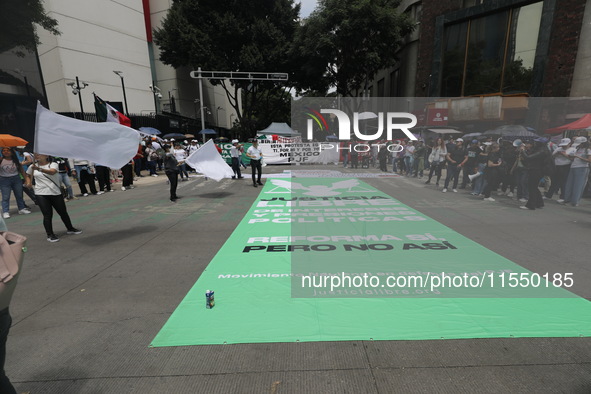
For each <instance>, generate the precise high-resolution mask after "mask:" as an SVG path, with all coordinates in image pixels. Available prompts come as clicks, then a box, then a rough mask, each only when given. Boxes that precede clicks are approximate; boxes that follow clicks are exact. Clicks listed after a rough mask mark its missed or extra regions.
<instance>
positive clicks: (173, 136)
mask: <svg viewBox="0 0 591 394" xmlns="http://www.w3.org/2000/svg"><path fill="white" fill-rule="evenodd" d="M162 138H165V139H170V138H178V139H181V140H182V139H185V138H187V137H185V135H184V134H181V133H170V134H166V135H164V136H163V137H162Z"/></svg>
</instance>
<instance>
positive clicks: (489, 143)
mask: <svg viewBox="0 0 591 394" xmlns="http://www.w3.org/2000/svg"><path fill="white" fill-rule="evenodd" d="M483 144H484V145H486V146H489V145H492V142H490V141H486V142H483Z"/></svg>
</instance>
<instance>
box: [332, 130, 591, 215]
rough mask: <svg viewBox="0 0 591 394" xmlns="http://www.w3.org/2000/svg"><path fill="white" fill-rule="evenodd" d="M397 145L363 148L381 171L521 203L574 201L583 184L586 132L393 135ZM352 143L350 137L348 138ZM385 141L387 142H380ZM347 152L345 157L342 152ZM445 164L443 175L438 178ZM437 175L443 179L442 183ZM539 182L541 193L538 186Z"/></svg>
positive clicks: (588, 156) (590, 159) (589, 154)
mask: <svg viewBox="0 0 591 394" xmlns="http://www.w3.org/2000/svg"><path fill="white" fill-rule="evenodd" d="M394 143H395V144H398V145H400V146H399V147H398V148H397V149H392V150H388V149H380V150H379V151H377V149H375V151H376V152H373V151H371V152H368V153H367V155H369V156H370V157H371V156H376V157H377V159H378V160H377V161H378V162H379V167H380V169H381V170H382V171H388V162H389V164H390V165H391V166H392V171H393V172H395V173H398V174H400V175H405V176H407V177H415V178H418V179H422V178H423V177H424V176H426V177H427V180H426V181H425V184H431V183H432V181H433V178H435V179H434V180H435V186H436V187H437V188H438V189H439V188H441V191H442V192H443V193H447V192H448V191H450V190H451V191H452V192H454V193H457V192H458V189H467V188H469V189H470V192H471V194H472V195H473V196H478V197H482V198H483V200H484V201H491V202H492V201H495V199H494V197H493V195H494V194H496V196H507V197H510V198H515V199H517V200H519V202H521V203H524V204H523V205H521V206H520V208H522V209H529V210H535V209H540V208H543V207H544V200H548V199H552V198H553V196H554V195H555V194H558V195H559V199H558V200H557V202H558V203H561V204H571V205H572V206H575V207H576V206H578V205H579V202H580V200H581V197H582V196H583V193H584V191H585V188H586V186H588V185H589V182H588V180H589V174H590V166H591V164H590V163H591V150H590V149H589V141H588V140H587V137H583V136H578V137H575V138H573V140H571V139H569V138H563V139H561V140H560V142H559V143H558V144H554V143H552V142H550V141H548V140H547V139H546V138H543V137H538V138H533V139H526V140H524V141H522V140H520V139H515V140H504V139H501V138H499V139H498V140H497V141H493V139H492V138H487V139H485V140H480V141H479V140H476V139H474V140H470V141H464V140H463V139H462V138H457V139H455V140H454V139H449V140H448V141H444V140H443V139H442V138H436V139H435V140H428V141H427V142H426V143H425V142H423V141H422V140H418V141H395V142H394ZM353 144H354V143H353ZM386 145H387V144H386ZM347 156H351V157H347ZM355 156H358V154H350V155H345V158H344V160H343V165H344V166H345V167H347V165H348V164H349V163H350V166H351V168H357V165H356V163H357V162H358V158H355ZM444 170H445V177H444V178H443V175H444ZM442 178H443V185H442ZM540 187H543V188H544V194H542V193H541V192H540Z"/></svg>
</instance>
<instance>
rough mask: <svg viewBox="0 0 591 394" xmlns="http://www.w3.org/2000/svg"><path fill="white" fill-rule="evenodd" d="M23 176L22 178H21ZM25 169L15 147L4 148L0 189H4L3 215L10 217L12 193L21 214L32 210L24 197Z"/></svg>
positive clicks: (1, 160)
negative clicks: (28, 207)
mask: <svg viewBox="0 0 591 394" xmlns="http://www.w3.org/2000/svg"><path fill="white" fill-rule="evenodd" d="M21 177H22V178H21ZM26 177H27V176H26V174H25V170H24V169H23V166H22V165H21V163H20V161H19V160H18V158H17V156H16V152H15V150H14V149H13V148H2V157H1V158H0V190H1V191H2V212H3V213H2V217H3V218H4V219H8V218H9V217H10V213H8V211H9V210H10V193H11V192H13V193H14V197H15V198H16V205H17V206H18V213H19V214H21V215H22V214H25V215H26V214H29V213H31V211H30V210H28V209H27V206H26V205H25V200H24V199H23V179H26Z"/></svg>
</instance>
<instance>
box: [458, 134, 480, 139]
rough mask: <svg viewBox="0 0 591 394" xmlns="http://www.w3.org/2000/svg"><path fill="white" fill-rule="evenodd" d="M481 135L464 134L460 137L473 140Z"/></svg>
mask: <svg viewBox="0 0 591 394" xmlns="http://www.w3.org/2000/svg"><path fill="white" fill-rule="evenodd" d="M480 135H482V133H469V134H464V135H463V136H462V138H474V137H478V136H480Z"/></svg>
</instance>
